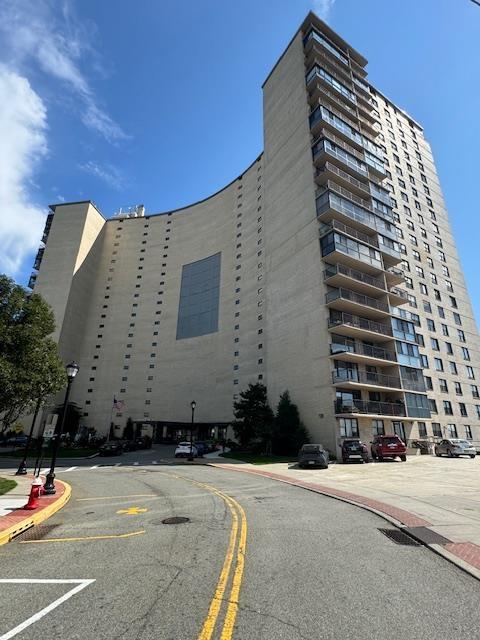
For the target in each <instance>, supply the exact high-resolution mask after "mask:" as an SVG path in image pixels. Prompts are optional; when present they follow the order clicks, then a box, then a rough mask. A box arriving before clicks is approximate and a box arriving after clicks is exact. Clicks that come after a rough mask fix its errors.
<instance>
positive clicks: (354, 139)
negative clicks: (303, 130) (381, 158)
mask: <svg viewBox="0 0 480 640" xmlns="http://www.w3.org/2000/svg"><path fill="white" fill-rule="evenodd" d="M341 115H342V114H340V116H341ZM340 116H338V115H336V114H335V113H334V109H327V107H324V106H323V105H319V106H318V107H317V108H316V109H315V110H314V111H312V113H311V114H310V117H309V123H310V129H311V131H312V133H314V132H315V131H317V130H319V129H320V128H321V127H323V126H324V125H328V127H332V129H333V132H334V135H335V134H340V135H341V136H345V139H346V141H347V144H352V143H353V144H355V145H357V146H358V149H359V151H362V150H363V148H364V144H363V138H362V136H361V135H360V132H359V131H358V130H357V128H356V126H352V125H351V124H349V122H347V119H346V118H345V117H344V116H342V117H340ZM341 139H342V140H343V138H341ZM372 166H373V167H374V168H375V165H372Z"/></svg>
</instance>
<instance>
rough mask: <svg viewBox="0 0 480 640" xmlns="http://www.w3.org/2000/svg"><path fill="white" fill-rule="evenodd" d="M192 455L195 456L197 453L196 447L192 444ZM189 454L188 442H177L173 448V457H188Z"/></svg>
mask: <svg viewBox="0 0 480 640" xmlns="http://www.w3.org/2000/svg"><path fill="white" fill-rule="evenodd" d="M191 453H192V456H193V457H194V458H195V457H196V456H197V455H198V451H197V447H196V446H195V445H192V447H191ZM189 456H190V442H179V443H178V445H177V448H176V449H175V458H188V457H189Z"/></svg>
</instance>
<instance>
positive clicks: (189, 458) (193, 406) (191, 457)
mask: <svg viewBox="0 0 480 640" xmlns="http://www.w3.org/2000/svg"><path fill="white" fill-rule="evenodd" d="M196 406H197V403H196V402H195V400H192V401H191V403H190V407H191V409H192V424H191V426H190V455H189V456H188V460H189V462H193V425H194V415H195V407H196Z"/></svg>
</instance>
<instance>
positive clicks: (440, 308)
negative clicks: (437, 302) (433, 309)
mask: <svg viewBox="0 0 480 640" xmlns="http://www.w3.org/2000/svg"><path fill="white" fill-rule="evenodd" d="M437 311H438V315H439V316H440V318H445V310H444V308H443V307H437Z"/></svg>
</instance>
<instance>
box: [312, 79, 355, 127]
mask: <svg viewBox="0 0 480 640" xmlns="http://www.w3.org/2000/svg"><path fill="white" fill-rule="evenodd" d="M314 77H316V78H318V79H319V80H324V78H322V77H321V76H319V75H316V76H314ZM324 81H325V80H324ZM329 86H330V85H329ZM317 90H318V91H319V92H320V97H326V98H327V99H328V100H331V101H332V102H334V103H335V104H337V105H338V106H339V107H340V108H341V109H345V111H347V112H348V113H349V114H350V115H351V116H353V117H354V118H357V117H358V114H357V112H356V110H355V109H354V108H353V107H351V106H350V105H348V104H346V102H343V101H342V100H340V98H339V97H337V96H336V95H335V94H333V93H332V92H331V91H329V90H328V89H327V88H326V87H324V86H323V84H321V83H320V82H319V83H318V84H317ZM311 95H312V94H310V96H311ZM342 95H343V94H342ZM359 119H360V118H359Z"/></svg>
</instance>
